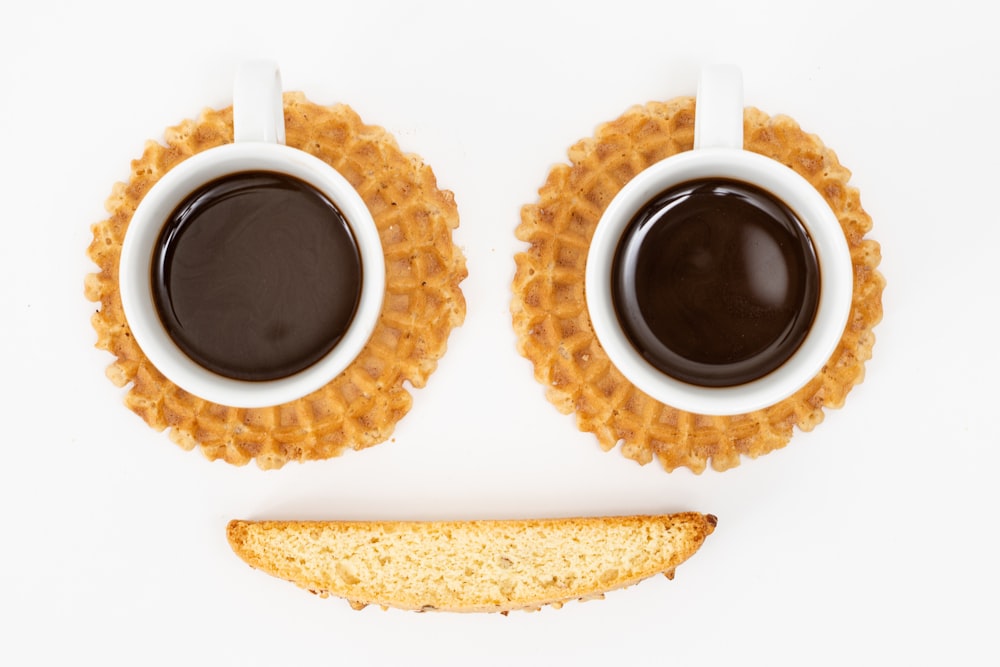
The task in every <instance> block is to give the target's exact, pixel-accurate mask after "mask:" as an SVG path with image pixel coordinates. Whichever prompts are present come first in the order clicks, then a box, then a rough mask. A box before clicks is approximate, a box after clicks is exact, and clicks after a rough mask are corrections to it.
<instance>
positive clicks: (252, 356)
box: [151, 171, 362, 381]
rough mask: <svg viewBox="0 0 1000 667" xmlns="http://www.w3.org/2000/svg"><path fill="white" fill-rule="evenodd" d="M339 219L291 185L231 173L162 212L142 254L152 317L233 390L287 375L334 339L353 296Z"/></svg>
mask: <svg viewBox="0 0 1000 667" xmlns="http://www.w3.org/2000/svg"><path fill="white" fill-rule="evenodd" d="M361 284H362V268H361V260H360V256H359V251H358V245H357V243H356V241H355V239H354V235H353V234H352V232H351V228H350V226H349V225H348V223H347V221H346V220H345V218H344V216H343V215H342V214H341V212H340V210H339V209H338V208H337V206H336V205H334V204H333V203H332V202H331V201H330V200H329V199H328V198H327V197H326V196H325V195H323V194H322V193H321V192H319V191H318V190H317V189H315V188H314V187H312V186H311V185H309V184H308V183H306V182H304V181H302V180H299V179H297V178H295V177H292V176H289V175H286V174H281V173H276V172H266V171H252V172H242V173H236V174H231V175H228V176H225V177H222V178H219V179H217V180H214V181H212V182H210V183H207V184H206V185H204V186H202V187H200V188H199V189H198V190H196V191H195V192H194V193H192V194H191V195H190V196H188V197H187V198H186V199H185V200H184V201H183V202H182V203H181V204H180V205H179V206H177V208H176V209H175V210H174V212H173V213H172V214H171V216H170V217H169V219H168V220H167V222H166V224H165V225H164V227H163V229H162V231H161V232H160V235H159V238H158V240H157V242H156V245H155V246H154V249H153V261H152V267H151V285H152V289H153V300H154V302H155V307H156V311H157V314H158V315H159V318H160V320H161V322H162V323H163V325H164V327H165V328H166V330H167V331H168V333H169V335H170V337H171V338H172V339H173V340H174V342H175V343H176V344H177V346H178V347H180V348H181V349H182V350H183V351H184V353H185V354H187V355H188V356H189V357H190V358H191V359H192V360H194V361H195V362H197V363H198V364H200V365H201V366H203V367H204V368H207V369H208V370H211V371H213V372H215V373H218V374H220V375H223V376H226V377H229V378H234V379H239V380H253V381H263V380H274V379H278V378H283V377H288V376H290V375H293V374H295V373H297V372H299V371H301V370H303V369H304V368H307V367H309V366H311V365H312V364H314V363H315V362H316V361H318V360H319V359H321V358H322V357H323V356H325V355H326V354H327V353H328V352H329V351H330V350H331V349H333V347H334V346H336V345H337V342H338V341H339V340H340V339H341V338H342V337H343V335H344V333H345V332H346V330H347V328H348V326H349V325H350V323H351V321H352V319H353V318H354V315H355V312H356V310H357V308H358V302H359V299H360V294H361Z"/></svg>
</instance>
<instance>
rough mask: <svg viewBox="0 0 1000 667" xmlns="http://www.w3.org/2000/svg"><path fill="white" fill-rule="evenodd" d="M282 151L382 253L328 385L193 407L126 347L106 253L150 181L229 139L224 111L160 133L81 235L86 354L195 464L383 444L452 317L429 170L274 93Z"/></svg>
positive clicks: (461, 307) (438, 197)
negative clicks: (347, 356) (274, 397)
mask: <svg viewBox="0 0 1000 667" xmlns="http://www.w3.org/2000/svg"><path fill="white" fill-rule="evenodd" d="M284 103H285V126H286V128H285V131H286V143H287V144H288V145H289V146H294V147H296V148H300V149H302V150H304V151H306V152H309V153H312V154H313V155H315V156H316V157H318V158H320V159H321V160H324V161H325V162H327V163H328V164H330V165H331V166H333V167H334V168H335V169H336V170H337V171H339V172H340V173H341V174H342V175H343V176H344V177H345V178H346V179H347V180H348V181H350V182H351V184H352V185H353V186H354V187H355V188H356V189H357V190H358V192H359V193H360V195H361V197H362V199H364V201H365V203H366V204H367V205H368V208H369V209H370V210H371V213H372V217H373V218H374V219H375V224H376V226H377V227H378V230H379V234H380V236H381V240H382V247H383V250H384V252H385V262H386V285H385V301H384V303H383V307H382V312H381V315H380V317H379V321H378V324H377V325H376V328H375V331H374V333H373V334H372V336H371V339H370V340H369V342H368V345H367V346H366V347H365V349H364V350H363V351H362V352H361V354H360V355H359V356H358V358H357V359H356V360H355V361H354V362H353V363H352V364H351V365H350V366H349V367H348V368H347V369H346V370H345V371H344V372H343V373H341V375H340V376H338V377H337V378H336V379H334V380H333V381H331V382H330V383H329V384H327V385H326V386H325V387H323V388H321V389H319V390H318V391H316V392H314V393H312V394H310V395H308V396H305V397H304V398H301V399H298V400H296V401H292V402H289V403H285V404H283V405H278V406H274V407H268V408H263V409H241V408H234V407H229V406H225V405H218V404H215V403H211V402H208V401H205V400H202V399H200V398H197V397H195V396H193V395H191V394H189V393H187V392H185V391H184V390H182V389H180V388H179V387H177V386H176V385H174V384H173V383H172V382H170V381H168V380H167V379H166V378H164V377H163V375H161V374H160V373H159V371H157V369H156V368H154V367H153V365H152V364H150V363H149V361H148V359H147V358H146V357H145V355H144V354H143V353H142V351H141V350H140V349H139V347H138V346H137V345H136V343H135V341H134V340H133V339H132V336H131V333H130V331H129V327H128V323H127V322H126V321H125V316H124V313H123V312H122V307H121V300H120V298H119V293H118V258H119V255H120V253H121V244H122V240H123V238H124V236H125V230H126V229H127V228H128V224H129V221H130V220H131V217H132V214H133V212H134V211H135V208H136V206H137V205H138V203H139V201H140V200H141V199H142V197H143V196H144V195H145V193H146V192H147V191H148V190H149V189H150V187H152V185H153V184H154V183H155V182H156V181H157V180H158V179H159V178H160V177H161V176H162V175H163V174H164V173H166V172H167V170H169V169H170V168H171V167H173V166H174V165H175V164H177V163H178V162H180V161H181V160H183V159H185V158H187V157H189V156H191V155H193V154H194V153H197V152H199V151H202V150H205V149H207V148H211V147H213V146H218V145H220V144H224V143H228V142H231V141H232V140H233V125H232V108H231V107H230V108H226V109H222V110H206V111H205V112H203V113H202V115H201V116H200V117H199V118H198V119H197V120H187V121H185V122H183V123H181V124H180V125H179V126H177V127H173V128H169V129H168V130H167V131H166V135H165V139H166V145H161V144H159V143H155V142H148V143H147V145H146V148H145V151H144V152H143V155H142V157H141V158H139V159H138V160H135V161H133V163H132V173H131V178H130V179H129V181H128V183H118V184H116V185H115V187H114V190H113V192H112V195H111V197H110V198H109V199H108V202H107V209H108V211H109V213H110V217H109V218H108V219H107V220H104V221H103V222H100V223H98V224H96V225H94V226H93V234H94V240H93V243H91V245H90V247H89V248H88V255H89V256H90V258H91V259H92V260H93V261H94V262H95V263H96V264H97V265H98V267H100V271H99V272H98V273H94V274H90V275H89V276H87V280H86V289H85V292H86V296H87V298H88V299H90V300H91V301H96V302H100V309H99V310H98V311H97V312H96V313H95V315H94V316H93V318H92V323H93V326H94V329H96V330H97V347H98V348H99V349H102V350H107V351H109V352H111V353H112V354H113V355H115V357H116V361H115V362H114V363H112V364H111V365H110V367H109V368H108V371H107V375H108V377H109V378H110V379H111V381H112V382H114V383H115V385H117V386H120V387H124V386H126V385H128V384H130V383H131V387H130V388H129V389H128V392H127V394H126V396H125V404H126V405H127V406H128V407H129V409H131V410H132V411H133V412H135V413H136V414H138V415H139V416H140V417H142V418H143V419H144V420H145V421H146V423H147V424H149V425H150V426H151V427H153V428H154V429H156V430H158V431H159V430H163V429H169V433H170V438H171V439H172V440H173V441H174V442H176V443H177V444H178V445H180V446H181V447H183V448H185V449H193V448H194V447H196V446H197V447H200V448H201V449H202V451H203V452H204V454H205V455H206V456H207V457H208V458H209V459H213V460H214V459H222V460H224V461H227V462H229V463H233V464H238V465H243V464H246V463H247V462H248V461H250V459H256V462H257V465H258V466H260V467H261V468H278V467H281V466H282V465H284V464H285V463H286V462H287V461H306V460H310V459H325V458H329V457H332V456H336V455H338V454H340V453H341V452H342V451H344V450H345V449H348V448H350V449H356V450H357V449H363V448H365V447H370V446H372V445H375V444H378V443H380V442H382V441H384V440H385V439H387V438H388V437H389V435H390V434H391V433H392V431H393V428H394V427H395V424H396V422H397V421H399V419H400V418H402V417H403V415H405V414H406V413H407V412H408V411H409V409H410V405H411V397H410V394H409V393H408V391H407V390H406V389H405V388H404V387H403V384H404V382H409V383H410V384H411V385H412V386H414V387H423V386H424V385H425V383H426V382H427V379H428V377H429V376H430V375H431V373H432V372H433V371H434V370H435V368H436V367H437V362H438V360H439V359H440V358H441V356H442V355H443V354H444V352H445V348H446V345H447V340H448V336H449V334H450V333H451V330H452V329H453V328H454V327H456V326H458V325H460V324H461V323H462V321H463V320H464V318H465V299H464V297H463V295H462V292H461V290H460V288H459V283H460V282H461V281H462V280H463V279H464V278H465V277H466V275H467V272H466V267H465V257H464V256H463V255H462V252H461V251H460V250H459V249H458V247H456V246H455V245H454V243H453V242H452V231H453V230H454V229H456V228H457V227H458V210H457V207H456V205H455V200H454V196H453V195H452V193H451V192H449V191H447V190H440V189H438V187H437V183H436V180H435V177H434V174H433V172H432V171H431V169H430V167H428V166H427V165H425V164H424V163H423V162H422V161H421V160H420V159H419V158H418V157H416V156H413V155H406V154H403V153H402V152H401V151H400V149H399V147H398V145H397V143H396V141H395V139H394V138H393V137H392V135H390V134H389V133H388V132H386V131H385V130H384V129H382V128H380V127H376V126H372V125H365V124H363V123H362V122H361V119H360V118H359V117H358V116H357V114H356V113H355V112H354V111H353V110H352V109H350V108H349V107H347V106H345V105H336V106H332V107H324V106H318V105H316V104H313V103H311V102H309V101H308V100H307V99H306V98H305V97H304V96H303V95H302V94H301V93H286V94H285V98H284Z"/></svg>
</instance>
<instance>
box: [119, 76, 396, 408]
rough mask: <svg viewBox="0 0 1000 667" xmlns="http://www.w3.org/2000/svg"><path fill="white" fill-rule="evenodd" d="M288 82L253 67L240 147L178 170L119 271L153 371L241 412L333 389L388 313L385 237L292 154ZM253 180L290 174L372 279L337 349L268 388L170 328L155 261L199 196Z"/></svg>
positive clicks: (142, 213) (242, 79) (339, 183)
mask: <svg viewBox="0 0 1000 667" xmlns="http://www.w3.org/2000/svg"><path fill="white" fill-rule="evenodd" d="M281 94H282V90H281V77H280V72H279V70H278V67H277V65H276V64H274V63H270V62H249V63H246V64H245V65H243V66H242V67H241V68H240V69H239V71H238V73H237V76H236V83H235V87H234V96H233V125H234V135H235V141H234V143H231V144H224V145H222V146H218V147H214V148H210V149H208V150H205V151H202V152H200V153H197V154H195V155H193V156H191V157H190V158H188V159H186V160H184V161H183V162H181V163H179V164H178V165H176V166H175V167H173V168H172V169H170V171H168V172H167V173H166V174H164V175H163V176H162V177H161V178H160V179H159V181H157V183H156V184H155V185H154V186H153V187H152V188H151V189H150V191H149V192H148V193H147V194H146V195H145V197H143V199H142V201H141V202H140V203H139V205H138V207H137V208H136V211H135V213H134V215H133V216H132V220H131V222H130V223H129V227H128V230H127V232H126V235H125V240H124V242H123V244H122V253H121V259H120V263H119V288H120V293H121V300H122V307H123V309H124V311H125V317H126V320H127V321H128V325H129V328H130V329H131V331H132V334H133V336H134V337H135V341H136V343H138V345H139V347H140V348H141V349H142V351H143V353H144V354H145V355H146V356H147V357H148V358H149V361H150V362H151V363H152V364H153V365H154V366H155V367H156V368H157V369H158V370H159V371H160V372H161V373H162V374H163V375H164V376H166V377H167V378H168V379H169V380H171V381H172V382H174V383H175V384H177V385H178V386H179V387H181V388H182V389H184V390H186V391H188V392H190V393H192V394H194V395H196V396H199V397H201V398H204V399H206V400H209V401H213V402H216V403H220V404H223V405H229V406H234V407H248V408H249V407H264V406H270V405H279V404H281V403H285V402H288V401H291V400H294V399H297V398H300V397H302V396H305V395H306V394H309V393H311V392H313V391H315V390H317V389H319V388H320V387H322V386H323V385H325V384H327V383H328V382H330V381H331V380H333V379H334V378H335V377H336V376H337V375H338V374H340V373H341V372H342V371H343V370H344V369H345V368H346V367H347V366H348V365H349V364H350V363H351V362H352V361H353V360H354V359H355V358H356V357H357V355H358V354H359V353H360V352H361V350H362V349H363V348H364V346H365V345H366V343H367V341H368V339H369V337H370V336H371V333H372V331H373V330H374V328H375V324H376V322H377V320H378V317H379V313H380V312H381V308H382V301H383V296H384V291H385V260H384V256H383V251H382V245H381V241H380V239H379V234H378V230H377V228H376V227H375V222H374V220H373V219H372V216H371V213H370V212H369V210H368V207H367V206H366V205H365V203H364V201H363V200H362V199H361V196H360V195H359V194H358V193H357V191H356V190H355V189H354V187H353V186H352V185H351V184H350V183H349V182H348V181H347V180H346V179H345V178H344V177H343V176H341V175H340V174H339V173H338V172H337V171H336V170H335V169H334V168H333V167H331V166H330V165H328V164H326V163H325V162H323V161H322V160H320V159H318V158H316V157H314V156H312V155H310V154H308V153H306V152H305V151H301V150H298V149H295V148H292V147H289V146H286V145H285V144H284V140H285V123H284V111H283V105H282V96H281ZM246 171H266V172H277V173H280V174H286V175H289V176H292V177H294V178H297V179H299V180H301V181H304V182H305V183H307V184H309V185H311V186H312V187H313V188H315V189H316V190H318V191H319V192H320V193H322V195H324V196H325V197H326V198H327V199H329V201H330V202H332V203H333V204H334V205H335V206H336V208H337V209H339V210H340V212H341V213H342V214H343V216H344V218H345V219H346V221H347V223H348V225H349V227H350V231H351V233H352V235H353V237H354V241H355V242H356V245H357V249H358V254H359V257H360V263H361V267H362V275H363V279H362V281H361V293H360V296H359V300H358V305H357V307H356V310H355V313H354V317H353V319H352V320H351V321H350V324H349V325H348V328H347V329H346V331H345V332H344V333H343V336H342V337H341V338H340V340H339V341H338V342H337V344H336V345H335V346H334V347H333V348H332V349H331V350H330V351H329V352H328V353H327V354H326V355H325V356H323V357H322V358H321V359H319V360H318V361H316V362H315V363H313V364H312V365H310V366H308V367H306V368H305V369H303V370H300V371H298V372H296V373H294V374H293V375H289V376H287V377H282V378H279V379H269V380H262V381H248V380H238V379H233V378H231V377H226V376H223V375H220V374H217V373H214V372H212V371H209V370H207V369H206V368H204V367H203V366H201V365H199V364H198V363H196V362H195V361H193V360H192V359H191V358H190V357H188V356H187V355H186V354H185V353H184V352H183V351H182V350H181V349H180V348H179V347H178V346H177V344H176V343H175V342H174V340H173V339H172V338H171V336H170V334H169V333H168V332H167V330H166V329H165V328H164V326H163V324H162V323H161V320H160V318H159V316H158V315H157V310H156V306H155V303H154V300H153V294H152V292H153V288H152V284H151V261H152V255H153V252H154V247H155V245H156V243H157V239H158V238H159V234H160V231H161V229H162V228H163V226H164V223H165V222H166V221H167V219H168V217H169V216H170V215H171V214H172V212H173V211H174V209H175V208H176V207H177V206H178V205H179V204H180V203H181V202H182V201H183V200H184V199H185V198H186V197H188V196H189V195H190V194H191V193H192V192H194V191H196V190H197V189H198V188H200V187H201V186H203V185H205V184H207V183H210V182H212V181H214V180H216V179H218V178H220V177H223V176H227V175H230V174H234V173H239V172H246Z"/></svg>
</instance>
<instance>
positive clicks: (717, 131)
mask: <svg viewBox="0 0 1000 667" xmlns="http://www.w3.org/2000/svg"><path fill="white" fill-rule="evenodd" d="M694 147H695V148H696V149H697V148H737V149H742V148H743V74H742V73H741V72H740V69H739V68H738V67H735V66H733V65H706V66H705V67H703V68H702V70H701V76H700V78H699V79H698V97H697V98H696V101H695V108H694Z"/></svg>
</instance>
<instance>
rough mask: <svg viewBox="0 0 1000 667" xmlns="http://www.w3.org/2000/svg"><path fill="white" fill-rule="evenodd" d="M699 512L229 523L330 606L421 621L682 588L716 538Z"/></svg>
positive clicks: (248, 556) (240, 544)
mask: <svg viewBox="0 0 1000 667" xmlns="http://www.w3.org/2000/svg"><path fill="white" fill-rule="evenodd" d="M715 525H716V518H715V517H714V516H712V515H710V514H698V513H694V512H686V513H678V514H669V515H661V516H618V517H589V518H574V519H524V520H489V521H376V522H364V521H231V522H230V523H229V526H228V529H227V534H228V538H229V544H230V546H232V548H233V551H235V552H236V554H237V555H238V556H239V557H240V558H242V559H243V560H244V561H246V562H247V563H248V564H249V565H251V566H252V567H254V568H257V569H260V570H262V571H264V572H267V573H268V574H270V575H272V576H275V577H278V578H281V579H285V580H287V581H290V582H292V583H294V584H296V585H298V586H299V587H301V588H304V589H307V590H309V591H311V592H313V593H316V594H318V595H321V596H323V597H326V596H329V595H333V596H337V597H341V598H346V599H347V600H349V601H350V602H351V605H352V606H353V607H355V608H357V609H360V608H362V607H364V606H366V605H369V604H374V605H379V606H382V607H386V608H387V607H395V608H399V609H409V610H418V611H428V610H438V611H462V612H508V611H512V610H515V609H538V608H540V607H542V606H545V605H554V606H561V604H562V603H563V602H567V601H570V600H577V599H591V598H599V597H602V596H603V594H604V593H605V592H607V591H611V590H614V589H617V588H623V587H625V586H629V585H631V584H635V583H637V582H639V581H641V580H643V579H646V578H648V577H651V576H653V575H655V574H661V573H662V574H665V575H666V576H667V577H669V578H673V573H674V569H675V568H676V567H677V566H678V565H680V564H681V563H683V562H684V561H685V560H687V559H688V558H689V557H690V556H691V555H692V554H694V553H695V552H696V551H697V550H698V549H699V548H700V547H701V545H702V542H703V541H704V540H705V538H706V537H707V536H708V535H710V534H711V533H712V531H713V530H714V529H715Z"/></svg>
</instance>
